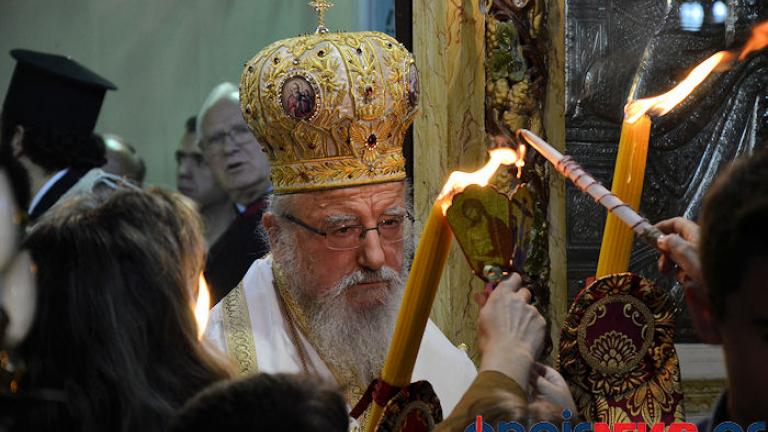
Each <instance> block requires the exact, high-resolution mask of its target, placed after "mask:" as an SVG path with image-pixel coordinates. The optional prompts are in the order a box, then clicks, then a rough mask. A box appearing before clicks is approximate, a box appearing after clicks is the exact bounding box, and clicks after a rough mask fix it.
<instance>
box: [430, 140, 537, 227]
mask: <svg viewBox="0 0 768 432" xmlns="http://www.w3.org/2000/svg"><path fill="white" fill-rule="evenodd" d="M488 153H489V154H490V155H491V158H490V160H488V162H487V163H486V164H485V166H483V167H482V168H480V169H479V170H477V171H475V172H471V173H468V172H463V171H454V172H452V173H451V175H450V176H449V177H448V181H447V182H445V185H444V186H443V190H442V191H441V192H440V195H439V196H438V197H437V201H438V202H439V203H440V206H441V208H442V209H443V214H446V212H448V208H450V207H451V203H452V201H453V197H454V196H455V195H457V194H459V193H461V192H462V191H464V189H465V188H466V187H467V186H469V185H478V186H486V185H488V182H489V181H490V180H491V177H493V174H494V173H496V170H498V169H499V167H500V166H502V165H515V166H516V167H517V176H518V177H520V174H521V169H522V167H523V166H524V165H525V161H524V158H525V145H522V144H521V145H519V146H518V148H517V150H515V149H512V148H508V147H503V148H496V149H493V150H490V151H489V152H488Z"/></svg>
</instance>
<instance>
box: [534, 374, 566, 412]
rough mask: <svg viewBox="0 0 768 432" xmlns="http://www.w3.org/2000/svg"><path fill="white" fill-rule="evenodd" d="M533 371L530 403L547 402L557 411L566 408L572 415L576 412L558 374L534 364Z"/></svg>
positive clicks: (564, 384)
mask: <svg viewBox="0 0 768 432" xmlns="http://www.w3.org/2000/svg"><path fill="white" fill-rule="evenodd" d="M533 371H534V373H533V374H532V377H531V385H532V386H533V390H534V396H533V400H532V401H531V402H534V401H540V402H547V403H550V404H552V405H554V406H555V407H556V408H557V409H558V411H562V410H563V409H566V408H567V409H569V410H570V411H571V412H572V413H575V412H577V411H576V403H575V402H574V401H573V396H572V395H571V390H570V389H569V388H568V383H567V382H565V379H564V378H563V376H562V375H560V373H559V372H557V371H556V370H554V369H553V368H551V367H549V366H546V365H543V364H541V363H535V364H534V365H533Z"/></svg>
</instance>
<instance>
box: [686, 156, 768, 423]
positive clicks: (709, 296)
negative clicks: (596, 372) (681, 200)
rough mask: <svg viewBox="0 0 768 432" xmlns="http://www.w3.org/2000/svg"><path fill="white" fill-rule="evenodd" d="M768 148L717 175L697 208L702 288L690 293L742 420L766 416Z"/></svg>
mask: <svg viewBox="0 0 768 432" xmlns="http://www.w3.org/2000/svg"><path fill="white" fill-rule="evenodd" d="M767 222H768V149H765V148H764V149H762V150H760V151H757V152H755V153H754V154H753V155H752V156H750V157H748V158H744V159H741V160H738V161H736V162H735V163H733V164H732V165H731V166H730V167H729V168H727V169H726V170H724V171H723V172H721V173H720V174H719V175H718V178H717V179H716V181H715V182H714V184H713V185H712V187H711V189H710V190H709V191H708V192H707V195H706V197H705V199H704V205H703V208H702V211H701V246H700V254H701V264H702V272H703V278H704V291H705V292H697V291H693V290H689V293H688V296H687V297H688V298H687V299H688V304H689V310H690V313H691V316H692V318H693V323H694V326H695V327H696V329H697V330H698V332H699V334H700V335H701V337H702V339H703V340H704V342H707V343H722V345H723V349H724V351H725V358H726V366H727V371H728V388H729V395H728V397H729V409H731V410H732V412H731V413H730V414H731V415H732V416H734V417H735V418H736V419H737V420H740V421H744V422H747V421H754V420H758V419H764V416H765V413H766V412H768V373H765V371H764V367H765V365H766V364H768V223H767Z"/></svg>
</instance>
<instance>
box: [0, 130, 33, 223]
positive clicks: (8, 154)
mask: <svg viewBox="0 0 768 432" xmlns="http://www.w3.org/2000/svg"><path fill="white" fill-rule="evenodd" d="M0 129H2V136H0V170H4V171H5V174H6V175H7V176H8V181H9V182H10V183H11V190H12V192H13V197H14V199H15V201H16V205H17V206H18V208H19V209H22V210H23V211H26V210H27V206H28V205H29V200H30V194H31V193H30V185H29V175H28V174H27V171H26V170H25V169H24V166H22V165H21V163H20V162H19V161H17V160H16V158H14V157H13V149H12V148H11V140H12V139H13V134H12V133H10V134H8V133H6V130H7V128H5V127H2V126H0ZM12 130H13V129H12Z"/></svg>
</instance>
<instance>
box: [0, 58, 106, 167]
mask: <svg viewBox="0 0 768 432" xmlns="http://www.w3.org/2000/svg"><path fill="white" fill-rule="evenodd" d="M11 56H12V57H13V58H14V59H15V60H16V61H17V63H16V67H15V69H14V71H13V76H12V77H11V82H10V84H9V86H8V91H7V93H6V95H5V99H4V101H3V113H2V135H1V136H0V149H2V150H0V151H2V152H3V153H9V154H11V155H12V156H13V157H14V159H15V160H16V161H17V162H18V165H20V166H22V167H23V168H24V171H25V172H26V175H28V176H32V177H33V178H35V179H37V180H39V179H40V178H41V177H44V176H47V175H50V174H51V173H53V172H56V171H58V170H61V169H64V168H70V167H74V168H92V167H96V166H100V165H103V164H104V162H105V161H106V160H105V157H104V145H103V143H102V142H101V140H100V139H99V138H98V137H95V136H94V135H93V129H94V126H95V125H96V120H97V119H98V115H99V111H100V110H101V104H102V102H103V100H104V95H105V93H106V91H107V90H114V89H116V87H115V85H114V84H112V83H111V82H109V81H107V80H106V79H104V78H102V77H100V76H99V75H97V74H96V73H94V72H93V71H91V70H89V69H88V68H86V67H84V66H82V65H80V64H79V63H77V62H76V61H74V60H72V59H71V58H68V57H64V56H60V55H55V54H47V53H41V52H35V51H29V50H20V49H16V50H12V51H11Z"/></svg>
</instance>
